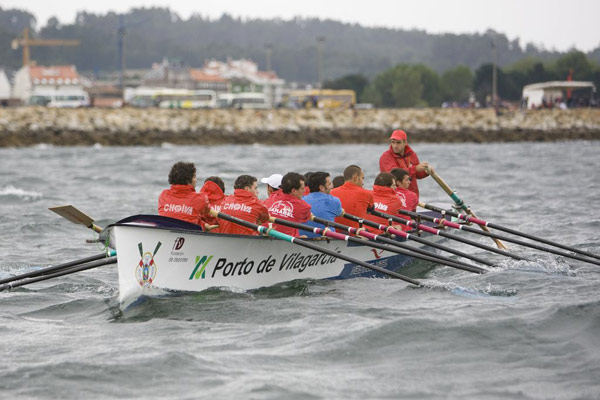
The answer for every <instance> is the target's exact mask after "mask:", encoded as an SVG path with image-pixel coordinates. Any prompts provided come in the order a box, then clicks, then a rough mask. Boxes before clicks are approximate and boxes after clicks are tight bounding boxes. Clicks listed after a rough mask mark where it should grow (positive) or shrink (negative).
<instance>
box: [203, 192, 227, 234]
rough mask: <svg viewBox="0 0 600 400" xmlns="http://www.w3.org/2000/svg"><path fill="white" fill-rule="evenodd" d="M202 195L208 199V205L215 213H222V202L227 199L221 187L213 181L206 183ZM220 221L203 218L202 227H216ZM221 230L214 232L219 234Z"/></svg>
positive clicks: (209, 217)
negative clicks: (205, 225) (206, 225)
mask: <svg viewBox="0 0 600 400" xmlns="http://www.w3.org/2000/svg"><path fill="white" fill-rule="evenodd" d="M200 193H204V194H205V195H206V196H207V197H208V205H209V206H210V208H212V209H213V210H215V211H221V202H223V199H224V198H225V193H223V191H222V190H221V188H220V187H219V185H217V184H216V183H214V182H212V181H206V182H205V183H204V186H202V189H200ZM216 223H218V221H217V220H216V219H215V218H214V217H212V216H208V217H201V223H200V225H202V227H204V224H209V225H215V224H216ZM218 230H219V228H217V229H215V230H213V231H212V232H218Z"/></svg>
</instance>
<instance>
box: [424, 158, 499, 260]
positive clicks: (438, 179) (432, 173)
mask: <svg viewBox="0 0 600 400" xmlns="http://www.w3.org/2000/svg"><path fill="white" fill-rule="evenodd" d="M428 173H429V176H431V177H432V178H433V180H434V181H436V182H437V183H438V185H440V187H441V188H442V189H444V191H445V192H446V193H448V195H449V196H450V198H451V199H452V200H454V202H455V203H456V205H457V206H458V207H460V208H462V209H463V210H464V211H465V212H466V213H467V214H470V215H472V216H473V217H475V218H477V215H475V213H474V212H473V211H471V209H470V208H469V207H467V206H466V204H465V203H464V202H463V201H462V199H461V198H460V197H458V195H457V194H456V192H455V191H454V190H452V188H451V187H450V186H449V185H448V184H447V183H446V182H445V181H444V180H443V179H442V178H441V177H440V176H439V175H438V174H437V172H435V171H434V170H432V169H430V170H429V171H428ZM481 229H482V230H484V231H486V232H489V231H490V230H489V229H488V228H487V227H485V226H481ZM493 240H494V242H495V243H496V246H498V248H499V249H504V250H507V249H508V248H507V247H506V246H505V245H504V243H502V242H501V241H500V240H498V239H493Z"/></svg>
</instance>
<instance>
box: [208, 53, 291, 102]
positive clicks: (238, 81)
mask: <svg viewBox="0 0 600 400" xmlns="http://www.w3.org/2000/svg"><path fill="white" fill-rule="evenodd" d="M202 69H203V71H204V73H206V74H208V75H215V76H221V77H223V78H226V79H229V80H230V82H231V92H233V93H242V92H259V93H263V94H264V95H265V97H266V99H267V102H268V103H269V104H270V105H271V106H275V105H277V104H279V103H280V102H281V100H282V98H283V89H284V85H285V80H283V79H281V78H279V77H278V76H277V74H276V73H275V72H274V71H259V69H258V65H257V64H256V63H255V62H254V61H251V60H246V59H240V60H232V59H228V60H227V61H226V62H223V61H217V60H209V61H207V62H206V63H205V64H204V67H203V68H202Z"/></svg>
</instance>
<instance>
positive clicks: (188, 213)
mask: <svg viewBox="0 0 600 400" xmlns="http://www.w3.org/2000/svg"><path fill="white" fill-rule="evenodd" d="M209 211H210V207H209V206H208V198H207V197H206V195H205V194H204V193H196V191H195V190H194V187H193V186H191V185H171V188H170V189H165V190H163V191H162V193H161V194H160V196H159V197H158V215H162V216H165V217H171V218H177V219H180V220H183V221H187V222H191V223H193V224H200V220H201V218H202V217H205V216H206V217H209V218H210V215H209V214H208V212H209Z"/></svg>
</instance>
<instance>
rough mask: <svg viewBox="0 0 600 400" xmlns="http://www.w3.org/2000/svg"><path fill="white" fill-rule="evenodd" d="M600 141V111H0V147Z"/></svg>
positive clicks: (32, 109) (19, 109) (92, 109)
mask: <svg viewBox="0 0 600 400" xmlns="http://www.w3.org/2000/svg"><path fill="white" fill-rule="evenodd" d="M394 129H404V130H405V131H406V132H407V133H408V134H409V140H410V141H411V142H412V143H416V142H427V143H460V142H472V143H488V142H515V141H536V142H540V141H564V140H600V109H587V108H586V109H583V108H582V109H572V110H536V111H521V110H518V111H504V112H501V113H499V115H496V113H495V112H494V111H493V110H489V109H474V110H473V109H440V108H436V109H434V108H427V109H387V110H385V109H377V110H355V111H353V110H242V111H237V110H162V109H134V108H123V109H115V110H109V109H94V108H91V109H77V110H69V109H48V108H43V107H22V108H5V109H0V147H22V146H32V145H36V144H44V143H45V144H52V145H57V146H81V145H84V146H85V145H94V144H97V143H98V144H101V145H103V146H111V145H114V146H156V145H161V144H163V143H172V144H178V145H220V144H232V143H235V144H253V143H260V144H272V145H300V144H336V143H340V144H350V143H384V142H386V140H387V138H388V137H389V135H390V132H391V131H392V130H394Z"/></svg>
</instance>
